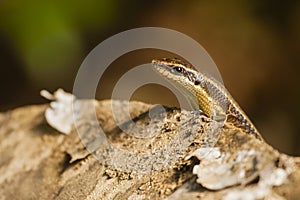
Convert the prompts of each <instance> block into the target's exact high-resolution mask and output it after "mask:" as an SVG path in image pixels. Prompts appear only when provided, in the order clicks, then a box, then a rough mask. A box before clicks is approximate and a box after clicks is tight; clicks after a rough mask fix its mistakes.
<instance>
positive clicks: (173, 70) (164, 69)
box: [152, 58, 200, 85]
mask: <svg viewBox="0 0 300 200" xmlns="http://www.w3.org/2000/svg"><path fill="white" fill-rule="evenodd" d="M152 64H153V66H154V68H155V70H156V71H158V73H160V74H161V75H162V76H163V77H165V78H167V79H168V80H169V81H171V82H176V83H177V82H179V84H181V85H182V84H183V85H184V84H187V83H190V84H195V85H199V84H200V83H199V81H198V80H197V75H196V74H197V70H196V69H195V68H194V67H193V66H192V65H191V64H188V63H184V62H183V61H181V60H179V59H177V58H174V59H170V58H163V59H155V60H152Z"/></svg>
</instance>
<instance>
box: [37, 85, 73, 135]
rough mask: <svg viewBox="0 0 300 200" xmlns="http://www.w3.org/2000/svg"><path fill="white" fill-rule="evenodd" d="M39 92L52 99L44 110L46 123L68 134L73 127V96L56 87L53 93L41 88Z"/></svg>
mask: <svg viewBox="0 0 300 200" xmlns="http://www.w3.org/2000/svg"><path fill="white" fill-rule="evenodd" d="M40 94H41V96H43V97H44V98H46V99H48V100H52V102H51V103H50V106H49V108H47V109H46V112H45V118H46V120H47V122H48V124H49V125H50V126H51V127H53V128H54V129H56V130H57V131H59V132H61V133H64V134H69V133H70V132H71V130H72V127H73V109H72V105H73V101H74V99H75V96H74V95H72V94H70V93H67V92H65V91H64V90H63V89H58V90H57V91H55V92H54V94H51V93H49V92H48V91H47V90H42V91H41V92H40Z"/></svg>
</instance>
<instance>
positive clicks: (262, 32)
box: [0, 0, 300, 155]
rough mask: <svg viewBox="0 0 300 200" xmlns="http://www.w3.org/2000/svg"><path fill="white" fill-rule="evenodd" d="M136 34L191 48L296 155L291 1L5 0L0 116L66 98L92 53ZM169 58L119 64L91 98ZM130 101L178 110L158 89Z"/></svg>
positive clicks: (298, 112) (0, 23) (294, 4)
mask: <svg viewBox="0 0 300 200" xmlns="http://www.w3.org/2000/svg"><path fill="white" fill-rule="evenodd" d="M144 26H155V27H165V28H170V29H174V30H176V31H180V32H182V33H184V34H186V35H188V36H190V37H192V38H193V39H195V40H196V41H198V42H199V43H200V44H201V45H202V46H203V47H204V48H205V49H206V50H207V51H208V53H209V54H210V55H211V56H212V58H213V59H214V61H215V62H216V64H217V66H218V68H219V70H220V72H221V74H222V77H223V81H224V83H225V86H226V87H227V89H228V90H229V91H230V92H231V94H232V96H233V97H234V98H235V99H236V101H238V102H239V104H240V105H241V107H242V108H243V109H244V110H245V112H246V113H247V114H248V115H249V117H250V118H251V119H252V121H253V122H254V124H255V125H256V126H257V128H258V130H260V132H261V133H262V135H263V136H264V138H265V139H266V140H267V141H268V142H269V143H270V144H271V145H272V146H275V147H276V148H277V149H279V150H280V151H282V152H285V153H288V154H290V155H300V134H299V133H300V130H299V126H298V123H299V122H300V120H299V119H300V83H299V75H300V55H299V53H300V3H299V1H291V0H286V1H283V0H265V1H261V0H251V1H250V0H230V1H208V0H203V1H202V0H186V1H178V0H172V1H171V0H165V1H158V0H151V1H150V0H131V1H125V0H124V1H117V0H101V1H99V0H91V1H86V2H83V1H77V2H74V1H61V2H59V1H48V2H44V3H40V1H37V0H29V1H21V0H15V1H7V0H6V1H5V0H3V1H1V2H0V47H1V48H0V51H1V53H0V91H1V94H0V111H8V110H11V109H14V108H16V107H20V106H23V105H30V104H41V103H47V101H46V100H44V99H43V98H41V97H40V95H39V91H40V90H41V89H47V90H49V91H51V92H52V91H54V90H56V89H57V88H63V89H65V90H66V91H69V92H71V91H72V87H73V81H74V79H75V76H76V73H77V70H78V68H79V67H80V65H81V63H82V61H83V60H84V58H85V56H86V55H88V53H89V52H90V51H91V50H92V49H93V48H94V47H95V46H97V45H98V44H99V43H101V42H102V41H103V40H105V39H107V38H108V37H110V36H112V35H114V34H117V33H119V32H121V31H125V30H128V29H132V28H137V27H144ZM167 56H170V54H169V53H168V52H163V51H160V50H138V51H134V52H130V53H128V54H126V55H123V56H121V57H120V58H118V59H117V60H115V61H114V62H113V63H112V65H111V66H110V67H109V68H108V70H107V71H106V72H105V74H104V75H105V76H103V77H104V78H102V79H101V80H100V83H99V84H102V85H103V86H104V87H101V88H102V90H101V91H98V93H97V98H98V99H108V98H110V97H111V92H112V89H113V86H114V84H115V83H116V81H117V80H118V79H119V78H120V77H121V75H122V74H123V73H125V72H126V71H128V70H129V69H130V68H132V67H134V66H136V65H139V64H143V63H148V62H150V61H151V60H152V59H153V58H161V57H167ZM103 88H104V89H103ZM161 93H163V94H164V95H157V94H161ZM131 99H133V100H139V101H144V102H147V103H160V104H164V105H169V106H178V102H177V101H176V99H175V96H174V95H173V94H172V93H171V92H170V91H169V90H167V89H166V88H163V87H162V86H158V85H146V86H143V87H141V88H139V89H138V90H137V91H136V92H135V93H134V95H133V96H132V98H131Z"/></svg>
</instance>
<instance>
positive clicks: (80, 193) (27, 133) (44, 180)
mask: <svg viewBox="0 0 300 200" xmlns="http://www.w3.org/2000/svg"><path fill="white" fill-rule="evenodd" d="M114 104H115V105H117V106H118V105H119V106H120V109H121V107H122V102H119V101H115V102H114ZM110 105H111V102H110V101H101V102H99V103H98V105H97V117H98V120H99V123H100V125H101V127H102V128H103V130H104V131H105V133H106V134H107V138H108V139H109V140H110V141H111V142H112V143H113V144H114V145H116V146H117V147H118V148H123V149H124V150H135V151H136V150H140V152H147V151H149V150H153V149H159V148H162V147H164V146H167V145H168V144H169V143H168V142H169V141H171V140H172V139H173V138H174V137H176V135H177V134H179V130H180V127H177V124H178V121H180V117H182V116H181V114H180V111H179V110H176V109H167V115H166V116H164V118H165V119H164V120H161V123H162V124H161V126H163V127H164V128H163V129H162V130H161V132H160V133H159V134H157V135H156V136H155V137H154V138H151V139H149V140H145V139H139V138H135V137H133V136H130V135H127V134H125V133H123V132H122V131H121V130H120V129H118V127H117V126H116V124H115V122H114V118H113V117H112V113H111V110H110ZM46 107H47V106H46V105H37V106H27V107H22V108H18V109H15V110H12V111H8V112H5V113H1V114H0V200H2V199H239V198H241V197H243V199H258V198H265V199H298V198H299V196H300V187H299V185H300V169H299V167H300V164H299V158H293V157H289V156H287V155H284V154H280V153H279V152H277V151H276V150H274V149H273V148H272V147H270V146H269V145H268V144H266V143H265V142H263V141H259V140H257V139H255V138H254V137H252V136H250V135H247V134H245V133H243V132H241V131H240V130H237V129H232V127H225V128H224V129H223V130H222V133H221V135H220V137H219V140H218V142H217V143H216V145H215V146H214V147H209V148H203V149H204V150H205V149H206V150H207V149H209V150H210V152H214V154H213V156H203V149H202V151H201V149H200V150H199V148H200V147H201V146H203V142H204V141H203V135H205V134H206V133H205V131H206V127H207V125H208V124H209V123H210V119H208V118H206V117H205V116H201V120H200V121H197V123H198V124H197V127H199V129H197V130H194V131H193V130H191V131H190V132H187V133H186V137H190V135H192V134H194V137H193V141H191V144H190V145H189V146H188V147H187V149H186V151H185V152H184V153H183V154H182V155H179V156H178V158H177V159H176V162H175V163H170V165H167V166H164V167H163V168H162V169H160V170H154V171H150V172H147V173H138V172H130V171H122V170H120V169H116V168H114V167H112V166H110V165H106V164H105V163H104V164H103V163H101V162H99V160H98V159H96V157H95V156H94V155H93V154H91V153H90V152H88V151H86V150H85V148H84V146H83V145H82V143H81V140H80V138H79V137H78V134H77V133H76V131H75V130H73V131H72V132H71V133H70V134H69V135H64V134H60V133H59V132H57V131H55V130H54V129H53V128H51V127H50V126H49V125H48V124H47V122H46V120H45V118H44V112H45V109H46ZM151 107H152V106H151V105H147V104H144V103H140V102H132V103H131V109H130V113H131V117H133V118H135V122H136V123H139V125H141V126H142V127H143V126H145V128H149V123H148V122H147V116H148V115H147V112H148V110H149V108H151ZM120 114H121V113H120ZM194 122H195V121H194ZM190 123H192V122H190ZM146 126H148V127H146ZM186 126H187V127H189V124H186ZM190 127H195V125H191V126H190ZM195 133H198V134H195ZM197 149H198V150H197ZM196 150H197V151H196ZM187 158H188V159H187ZM195 166H196V167H195ZM214 172H215V173H214ZM225 172H226V173H225ZM193 173H194V174H193ZM195 174H196V175H195ZM261 195H262V196H261Z"/></svg>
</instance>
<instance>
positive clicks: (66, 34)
mask: <svg viewBox="0 0 300 200" xmlns="http://www.w3.org/2000/svg"><path fill="white" fill-rule="evenodd" d="M114 8H115V2H114V1H112V0H101V1H97V0H94V1H88V3H87V2H85V1H77V2H74V1H37V0H30V1H22V0H16V1H4V2H2V3H1V7H0V31H1V32H2V34H4V35H5V37H6V38H8V39H9V40H10V41H11V43H12V44H13V46H14V47H13V48H14V49H15V51H16V52H17V54H18V55H19V56H20V58H21V59H22V61H23V62H24V63H25V65H24V66H25V67H26V70H25V71H26V73H27V74H28V76H29V79H31V80H32V81H33V82H38V83H39V84H42V85H44V87H48V86H51V85H53V84H54V83H57V82H60V81H61V80H63V79H64V78H66V79H67V77H66V75H68V74H69V73H70V72H72V71H74V70H75V67H77V66H74V63H75V61H77V60H79V59H81V58H82V57H83V48H84V43H83V42H84V41H83V40H82V37H81V32H82V30H83V29H86V28H92V27H93V26H95V25H96V26H97V27H98V28H103V27H105V26H106V25H107V24H109V23H110V22H111V20H112V19H113V16H114V12H115V10H114ZM7 67H9V66H7Z"/></svg>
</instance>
